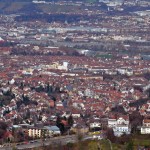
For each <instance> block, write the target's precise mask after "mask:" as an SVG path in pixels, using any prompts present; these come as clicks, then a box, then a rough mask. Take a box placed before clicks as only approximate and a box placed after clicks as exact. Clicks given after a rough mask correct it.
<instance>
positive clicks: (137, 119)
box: [129, 111, 143, 133]
mask: <svg viewBox="0 0 150 150" xmlns="http://www.w3.org/2000/svg"><path fill="white" fill-rule="evenodd" d="M129 119H130V123H131V129H132V133H135V132H136V131H137V127H138V126H141V125H142V121H143V116H141V114H140V113H139V112H138V111H134V112H133V113H132V114H131V115H130V116H129Z"/></svg>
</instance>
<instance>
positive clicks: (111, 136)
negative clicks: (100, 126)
mask: <svg viewBox="0 0 150 150" xmlns="http://www.w3.org/2000/svg"><path fill="white" fill-rule="evenodd" d="M106 137H107V138H108V139H109V140H110V141H111V142H115V141H116V137H115V135H114V131H113V129H111V128H107V130H106Z"/></svg>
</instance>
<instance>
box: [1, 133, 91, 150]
mask: <svg viewBox="0 0 150 150" xmlns="http://www.w3.org/2000/svg"><path fill="white" fill-rule="evenodd" d="M87 139H93V135H84V136H83V139H82V140H87ZM77 140H78V139H77V135H67V136H59V137H52V138H48V139H45V140H44V141H43V140H41V139H38V140H33V141H29V142H28V143H17V144H16V145H13V144H12V145H10V146H8V145H7V146H4V147H0V150H12V149H13V147H14V146H15V147H16V148H17V149H18V150H23V149H28V148H34V147H40V146H43V145H46V146H48V145H56V144H57V145H58V144H61V145H65V144H67V143H76V142H77Z"/></svg>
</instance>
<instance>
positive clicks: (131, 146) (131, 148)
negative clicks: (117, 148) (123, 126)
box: [126, 141, 134, 150]
mask: <svg viewBox="0 0 150 150" xmlns="http://www.w3.org/2000/svg"><path fill="white" fill-rule="evenodd" d="M133 149H134V148H133V142H132V141H130V142H129V143H128V144H127V148H126V150H133Z"/></svg>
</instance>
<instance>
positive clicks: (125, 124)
mask: <svg viewBox="0 0 150 150" xmlns="http://www.w3.org/2000/svg"><path fill="white" fill-rule="evenodd" d="M108 127H109V128H112V129H113V131H114V134H115V136H121V135H122V134H124V133H125V134H130V132H131V127H130V125H129V117H128V116H123V117H118V118H117V117H116V118H109V119H108Z"/></svg>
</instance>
